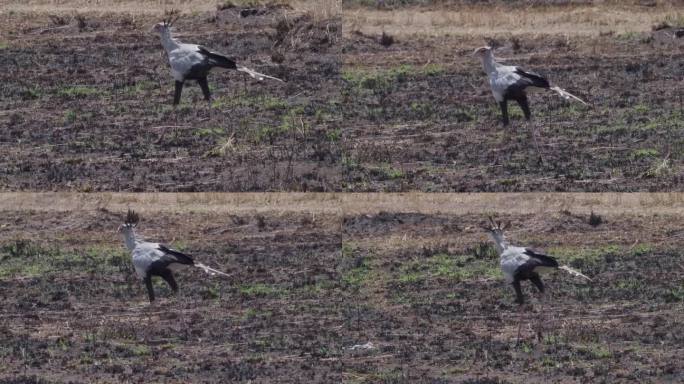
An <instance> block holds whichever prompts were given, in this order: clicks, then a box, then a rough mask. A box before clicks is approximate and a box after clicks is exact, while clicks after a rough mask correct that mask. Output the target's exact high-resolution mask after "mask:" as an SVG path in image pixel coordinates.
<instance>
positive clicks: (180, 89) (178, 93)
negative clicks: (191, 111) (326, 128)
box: [173, 80, 183, 105]
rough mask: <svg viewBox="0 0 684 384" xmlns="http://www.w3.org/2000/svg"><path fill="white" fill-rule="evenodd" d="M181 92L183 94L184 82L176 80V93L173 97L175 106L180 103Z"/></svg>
mask: <svg viewBox="0 0 684 384" xmlns="http://www.w3.org/2000/svg"><path fill="white" fill-rule="evenodd" d="M181 92H183V82H182V81H178V80H176V92H175V93H174V95H173V105H178V103H180V97H181Z"/></svg>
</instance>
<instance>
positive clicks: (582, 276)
mask: <svg viewBox="0 0 684 384" xmlns="http://www.w3.org/2000/svg"><path fill="white" fill-rule="evenodd" d="M558 269H562V270H564V271H565V272H567V273H569V274H571V275H573V276H577V277H581V278H583V279H587V280H589V281H591V278H589V276H586V275H584V274H582V272H580V271H578V270H576V269H572V268H570V267H568V266H567V265H561V266H560V267H558Z"/></svg>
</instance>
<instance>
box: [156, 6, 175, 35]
mask: <svg viewBox="0 0 684 384" xmlns="http://www.w3.org/2000/svg"><path fill="white" fill-rule="evenodd" d="M179 17H180V11H179V10H177V9H171V10H169V11H166V12H164V19H163V20H162V22H161V23H157V24H155V25H154V27H152V31H153V32H157V33H164V32H168V31H169V30H170V29H171V26H172V25H173V23H175V22H176V21H177V20H178V18H179Z"/></svg>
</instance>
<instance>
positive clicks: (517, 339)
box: [515, 304, 523, 346]
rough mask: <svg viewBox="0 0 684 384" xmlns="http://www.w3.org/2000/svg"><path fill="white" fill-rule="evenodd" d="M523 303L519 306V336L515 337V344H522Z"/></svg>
mask: <svg viewBox="0 0 684 384" xmlns="http://www.w3.org/2000/svg"><path fill="white" fill-rule="evenodd" d="M522 318H523V305H522V304H520V305H519V306H518V337H517V338H516V339H515V345H516V346H518V345H520V329H521V328H522Z"/></svg>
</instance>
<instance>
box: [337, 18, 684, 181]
mask: <svg viewBox="0 0 684 384" xmlns="http://www.w3.org/2000/svg"><path fill="white" fill-rule="evenodd" d="M418 11H419V10H416V12H418ZM387 15H388V16H387V17H388V18H389V17H390V16H389V13H388V14H387ZM668 31H669V32H668ZM673 36H674V33H673V32H672V31H671V30H668V29H663V30H658V31H653V32H644V33H622V34H616V33H613V34H604V35H602V36H595V37H589V36H584V37H583V36H563V35H558V36H554V35H544V34H538V35H535V36H527V35H520V36H516V37H511V36H488V37H487V36H484V37H483V36H471V37H463V36H437V37H420V36H403V37H402V36H390V37H392V42H393V43H392V44H391V45H388V46H383V45H381V44H380V36H376V35H367V34H363V33H361V32H358V31H345V40H344V43H343V47H342V60H343V61H344V69H343V71H342V78H343V81H344V87H343V106H342V108H343V112H342V113H343V116H344V120H345V124H346V125H345V135H344V137H345V140H346V141H345V155H344V158H343V159H342V163H343V167H344V168H345V172H344V175H345V180H344V185H343V188H344V190H353V191H405V190H421V191H448V192H482V191H504V192H507V191H549V192H552V191H588V192H594V191H672V190H678V191H680V190H682V187H683V185H684V179H682V174H683V167H682V163H683V161H684V160H683V158H684V125H683V123H682V122H683V121H684V119H683V117H684V112H683V111H684V109H683V107H682V98H683V97H684V94H682V89H684V83H683V82H682V81H684V78H683V77H682V73H684V67H683V66H684V64H683V63H684V49H683V47H684V39H682V38H675V37H673ZM485 41H487V42H488V43H489V44H491V45H498V46H500V48H499V49H498V50H497V51H496V55H498V56H499V57H503V58H505V59H506V60H505V61H504V62H505V63H507V64H512V65H518V66H522V67H523V68H526V69H528V70H533V71H536V72H539V73H540V74H542V75H544V76H546V77H548V78H549V79H550V81H551V83H552V84H554V83H555V84H557V85H560V86H561V87H562V88H565V89H567V90H568V91H570V92H572V93H575V94H576V95H578V96H579V97H581V98H583V99H585V100H587V101H588V102H589V103H590V104H592V107H584V106H582V105H580V104H578V103H576V104H573V103H570V102H567V101H565V100H563V99H561V98H560V97H558V96H555V95H552V94H550V93H549V94H547V93H546V92H544V91H540V92H537V93H533V94H531V95H530V105H531V108H532V113H533V120H532V122H531V123H526V122H525V120H524V119H523V117H522V112H521V111H520V109H519V107H518V106H517V104H515V103H512V104H509V114H510V113H512V114H514V116H515V117H513V119H512V125H511V126H510V128H508V129H503V127H502V125H501V123H500V111H499V107H498V105H497V104H496V102H495V100H494V98H493V97H492V95H491V92H490V90H489V87H488V84H487V80H486V75H485V73H484V71H483V70H482V68H481V64H480V62H479V60H477V59H476V58H474V57H473V56H472V52H473V50H474V48H476V47H479V46H482V45H484V44H485ZM389 42H390V39H389V38H388V39H387V40H386V43H389ZM533 132H534V133H533Z"/></svg>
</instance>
